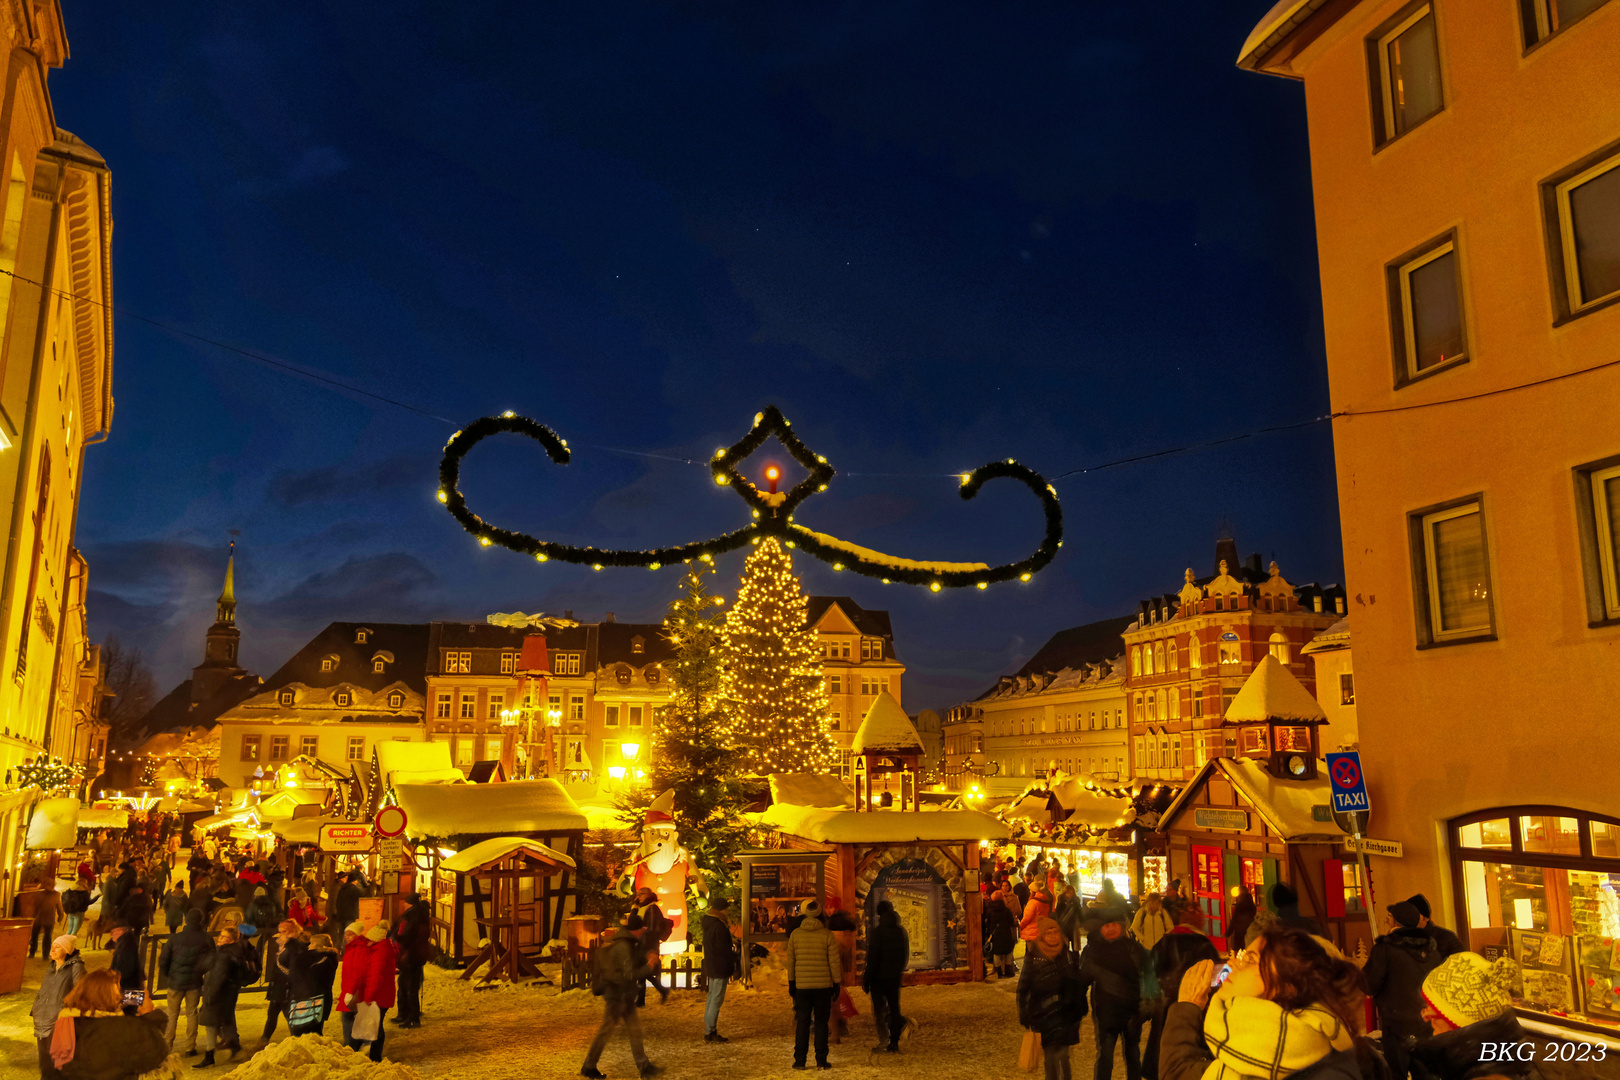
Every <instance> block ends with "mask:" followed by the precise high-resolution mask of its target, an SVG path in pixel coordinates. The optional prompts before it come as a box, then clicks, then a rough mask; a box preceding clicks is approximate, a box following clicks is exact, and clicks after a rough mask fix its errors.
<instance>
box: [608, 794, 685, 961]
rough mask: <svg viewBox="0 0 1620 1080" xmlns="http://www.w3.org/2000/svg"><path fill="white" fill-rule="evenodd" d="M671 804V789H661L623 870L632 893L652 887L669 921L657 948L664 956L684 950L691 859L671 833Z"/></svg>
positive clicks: (672, 797) (672, 829)
mask: <svg viewBox="0 0 1620 1080" xmlns="http://www.w3.org/2000/svg"><path fill="white" fill-rule="evenodd" d="M674 807H675V792H674V791H673V790H670V791H666V792H664V793H663V794H662V795H660V796H658V798H656V799H654V800H653V801H652V804H651V805H650V806H648V807H647V820H646V823H645V824H644V825H643V826H642V829H641V848H640V850H638V851H637V852H636V856H635V858H634V859H633V860H632V861H631V863H630V867H629V869H627V870H626V871H625V877H626V879H627V881H626V883H627V884H628V885H630V886H631V888H632V890H633V891H634V893H636V894H637V895H639V894H640V893H641V890H643V889H650V890H652V893H653V895H654V896H656V897H657V903H658V907H659V910H661V911H662V912H663V913H664V915H665V917H667V918H668V919H669V921H670V924H671V929H670V934H669V937H668V938H667V939H665V941H664V943H663V944H662V945H660V946H659V948H658V951H659V952H660V953H661V954H664V955H668V954H670V953H679V952H685V951H686V929H687V922H686V884H687V880H688V877H689V876H690V874H691V868H692V858H691V856H690V855H688V854H687V852H686V849H685V848H683V847H681V843H680V839H679V838H678V837H677V836H676V834H675V820H674V818H672V817H671V816H670V812H671V811H672V810H673V809H674ZM700 880H701V878H700Z"/></svg>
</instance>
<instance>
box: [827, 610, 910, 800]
mask: <svg viewBox="0 0 1620 1080" xmlns="http://www.w3.org/2000/svg"><path fill="white" fill-rule="evenodd" d="M808 600H809V604H808V611H807V616H808V618H809V622H810V625H811V626H812V627H814V628H815V631H816V637H817V638H818V639H819V640H820V643H821V665H822V670H823V675H824V677H825V678H826V680H827V728H828V730H829V731H830V732H831V734H832V740H833V743H834V745H836V746H837V748H838V755H839V775H840V776H841V777H842V778H843V779H844V780H849V779H850V778H851V776H852V775H853V773H852V769H853V765H852V757H851V753H850V746H851V744H852V743H853V742H854V739H855V732H856V730H857V729H858V728H859V727H860V726H861V720H862V719H863V718H864V717H865V716H866V710H867V709H868V708H870V707H871V705H872V701H873V699H874V698H876V697H877V695H878V694H881V693H883V692H884V691H888V693H889V694H890V695H891V696H892V697H893V698H894V700H895V701H897V702H900V705H901V707H902V708H904V706H905V700H904V698H903V697H902V696H901V689H902V688H901V676H903V675H905V673H906V666H905V664H903V663H901V662H900V658H899V657H898V656H896V655H895V651H894V629H893V628H892V627H891V626H890V624H889V613H888V612H887V611H869V610H867V609H866V608H863V607H861V606H860V605H859V604H857V603H855V601H853V600H851V599H850V598H849V597H847V596H812V597H809V598H808Z"/></svg>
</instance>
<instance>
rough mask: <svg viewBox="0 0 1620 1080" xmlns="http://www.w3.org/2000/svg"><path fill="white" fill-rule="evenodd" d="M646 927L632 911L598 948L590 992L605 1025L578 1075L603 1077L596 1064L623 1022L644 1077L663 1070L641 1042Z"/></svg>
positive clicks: (596, 1079) (594, 1078)
mask: <svg viewBox="0 0 1620 1080" xmlns="http://www.w3.org/2000/svg"><path fill="white" fill-rule="evenodd" d="M644 930H645V927H644V926H643V924H642V922H641V916H640V915H637V914H636V913H635V912H631V913H630V914H629V915H627V916H626V917H625V920H624V925H623V926H621V927H619V928H618V930H616V931H614V933H613V936H612V937H611V938H609V939H608V940H607V942H606V944H603V945H601V946H599V947H598V948H597V950H596V970H595V971H594V972H592V973H591V993H593V994H595V995H597V996H598V997H600V998H601V999H602V1026H601V1027H599V1028H597V1030H596V1038H594V1039H592V1040H591V1048H590V1049H589V1050H588V1051H586V1053H585V1064H584V1065H583V1066H582V1067H581V1068H580V1070H579V1075H581V1076H583V1077H586V1078H587V1080H604V1078H603V1074H602V1072H601V1071H600V1070H598V1069H597V1067H596V1063H597V1062H598V1061H600V1060H602V1051H603V1050H605V1049H606V1048H607V1041H608V1036H610V1035H612V1034H613V1029H614V1028H616V1027H618V1026H619V1025H620V1024H623V1025H624V1031H625V1034H626V1035H627V1036H628V1037H629V1039H630V1055H631V1057H633V1058H635V1062H636V1069H637V1070H638V1071H639V1072H640V1073H641V1075H642V1076H656V1075H658V1074H659V1073H661V1072H663V1071H664V1070H663V1069H661V1068H659V1067H658V1066H657V1065H654V1064H653V1063H652V1062H651V1061H649V1060H648V1058H647V1050H646V1047H645V1046H643V1045H642V1041H641V1017H640V1016H638V1015H637V1014H636V990H637V988H638V987H639V986H641V982H642V979H644V978H645V977H646V975H647V972H648V968H649V966H650V965H649V964H648V962H647V954H646V951H645V948H644V947H643V945H642V941H643V937H642V933H643V931H644Z"/></svg>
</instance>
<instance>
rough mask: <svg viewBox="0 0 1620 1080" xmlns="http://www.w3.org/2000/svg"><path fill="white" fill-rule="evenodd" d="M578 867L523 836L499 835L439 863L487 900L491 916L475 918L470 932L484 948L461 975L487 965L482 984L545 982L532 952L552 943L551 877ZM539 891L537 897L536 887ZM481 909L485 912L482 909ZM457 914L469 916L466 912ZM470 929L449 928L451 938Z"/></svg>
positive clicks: (469, 974) (469, 976) (440, 866)
mask: <svg viewBox="0 0 1620 1080" xmlns="http://www.w3.org/2000/svg"><path fill="white" fill-rule="evenodd" d="M572 869H574V860H573V859H572V858H571V857H569V856H568V855H564V854H563V853H562V852H560V851H557V850H555V849H554V848H550V847H547V846H546V845H545V844H542V843H539V842H538V841H535V840H529V839H526V838H524V837H521V836H497V837H493V838H492V839H489V840H484V841H481V842H479V843H477V844H474V845H473V846H471V847H469V848H464V849H462V850H461V851H458V852H456V853H455V854H454V855H451V856H450V857H449V858H447V859H445V860H444V861H443V862H441V863H440V864H439V872H440V873H444V874H454V875H457V876H459V877H462V878H465V879H466V880H467V881H468V882H470V883H471V886H472V887H471V889H470V890H469V891H470V893H471V894H472V895H474V896H481V897H484V898H486V899H487V900H488V912H487V914H481V915H475V916H474V917H473V924H474V925H473V926H472V927H471V928H470V929H471V931H474V932H476V933H477V935H478V936H479V937H480V939H481V940H482V941H483V944H482V945H481V946H480V947H479V949H478V951H477V952H476V953H474V954H473V956H472V959H471V960H470V961H469V962H468V963H467V967H466V970H464V971H463V972H462V973H461V977H462V979H464V980H465V979H471V978H472V977H473V975H474V973H476V972H477V971H478V969H479V968H480V967H484V965H486V964H487V965H488V966H487V967H484V975H483V978H482V979H480V980H479V981H480V982H481V983H489V982H493V981H494V980H496V979H500V978H506V979H510V980H511V981H513V982H517V981H521V980H524V979H542V980H544V981H546V982H549V981H550V980H548V979H545V978H544V976H542V975H541V974H540V969H539V968H538V967H537V966H536V965H535V963H534V961H533V960H531V959H530V957H529V953H531V952H534V951H536V950H537V949H538V947H539V946H541V945H544V944H545V943H546V942H547V941H549V940H551V937H552V936H553V935H552V934H550V932H549V923H548V922H547V921H546V918H547V910H548V904H547V900H548V899H549V891H548V889H549V886H550V883H551V880H552V878H553V877H560V876H561V875H563V874H565V873H567V872H568V871H569V870H572ZM536 883H537V884H538V885H539V887H540V891H539V895H538V896H537V895H535V890H534V885H535V884H536ZM479 909H480V910H482V908H481V905H479ZM458 913H459V914H460V915H461V916H462V917H463V918H465V917H466V914H467V913H466V911H465V910H464V909H460V910H459V911H458ZM466 931H467V928H463V931H461V932H458V931H456V930H455V929H454V928H452V930H451V936H452V937H453V938H461V937H465V936H466Z"/></svg>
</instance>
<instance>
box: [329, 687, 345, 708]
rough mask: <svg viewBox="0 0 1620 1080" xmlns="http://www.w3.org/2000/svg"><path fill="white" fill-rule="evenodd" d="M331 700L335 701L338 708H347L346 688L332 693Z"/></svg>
mask: <svg viewBox="0 0 1620 1080" xmlns="http://www.w3.org/2000/svg"><path fill="white" fill-rule="evenodd" d="M332 700H333V701H334V702H336V703H337V707H338V708H340V709H347V708H348V707H349V692H348V691H347V690H339V691H338V692H337V693H336V694H333V695H332Z"/></svg>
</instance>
